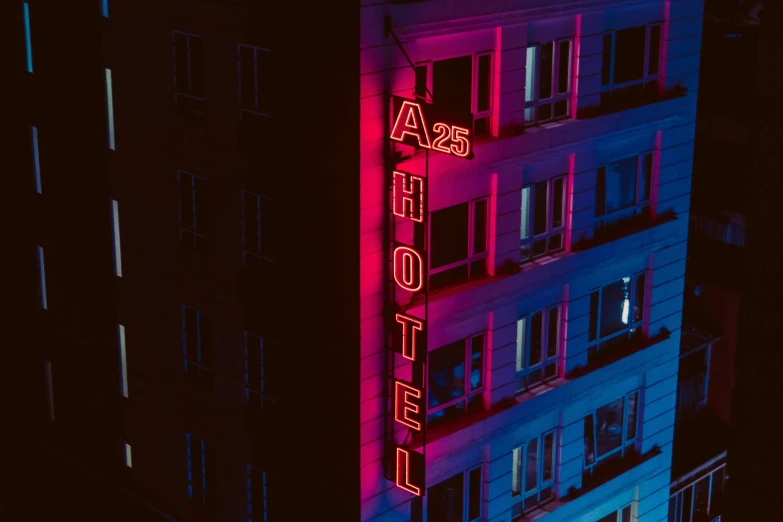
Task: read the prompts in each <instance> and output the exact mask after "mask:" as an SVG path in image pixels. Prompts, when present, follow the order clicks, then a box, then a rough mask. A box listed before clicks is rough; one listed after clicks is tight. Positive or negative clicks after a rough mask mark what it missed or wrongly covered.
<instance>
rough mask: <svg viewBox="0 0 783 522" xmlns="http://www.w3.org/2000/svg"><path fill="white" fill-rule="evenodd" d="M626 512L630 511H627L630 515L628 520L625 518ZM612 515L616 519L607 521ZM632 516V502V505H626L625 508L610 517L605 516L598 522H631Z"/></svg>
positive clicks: (614, 512) (612, 513) (610, 514)
mask: <svg viewBox="0 0 783 522" xmlns="http://www.w3.org/2000/svg"><path fill="white" fill-rule="evenodd" d="M626 510H628V511H627V514H628V517H627V518H625V517H624V516H623V515H624V514H625V513H626ZM612 515H614V519H613V520H611V521H610V520H607V519H608V518H609V517H611V516H612ZM632 516H633V502H631V503H630V504H626V505H624V506H623V507H621V508H620V509H617V510H615V511H612V512H611V513H609V514H608V515H605V516H603V517H601V518H600V519H598V522H604V521H605V522H631V517H632Z"/></svg>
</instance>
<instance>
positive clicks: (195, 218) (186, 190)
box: [177, 171, 209, 255]
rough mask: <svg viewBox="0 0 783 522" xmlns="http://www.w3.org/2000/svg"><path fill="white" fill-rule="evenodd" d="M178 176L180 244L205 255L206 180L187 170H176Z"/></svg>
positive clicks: (206, 224)
mask: <svg viewBox="0 0 783 522" xmlns="http://www.w3.org/2000/svg"><path fill="white" fill-rule="evenodd" d="M177 177H178V178H179V227H180V229H179V230H180V239H181V241H182V245H183V246H184V247H186V248H188V249H190V250H193V251H195V252H197V253H199V254H202V255H205V254H206V253H207V249H208V246H209V240H208V237H207V234H208V231H209V209H208V208H207V180H206V179H204V178H202V177H200V176H196V175H194V174H190V173H187V172H182V171H179V172H177Z"/></svg>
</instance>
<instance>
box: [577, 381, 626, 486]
mask: <svg viewBox="0 0 783 522" xmlns="http://www.w3.org/2000/svg"><path fill="white" fill-rule="evenodd" d="M638 414H639V392H638V391H634V392H631V393H629V394H627V395H625V396H623V397H620V398H619V399H617V400H614V401H612V402H610V403H609V404H605V405H603V406H601V407H600V408H598V409H597V410H595V411H594V412H592V413H590V414H588V415H587V416H586V417H585V421H584V443H585V453H584V462H583V464H584V473H583V477H582V482H583V483H586V484H587V483H589V482H590V480H591V478H592V477H593V475H594V474H595V473H596V471H597V470H600V469H601V468H602V467H603V466H604V465H605V464H608V463H610V462H615V461H617V460H622V459H624V458H626V457H630V456H633V455H635V454H636V434H637V426H638V422H639V415H638Z"/></svg>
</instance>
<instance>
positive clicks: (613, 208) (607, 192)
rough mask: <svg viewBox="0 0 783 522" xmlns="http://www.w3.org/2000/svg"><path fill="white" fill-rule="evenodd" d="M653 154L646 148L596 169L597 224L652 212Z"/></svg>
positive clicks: (602, 224)
mask: <svg viewBox="0 0 783 522" xmlns="http://www.w3.org/2000/svg"><path fill="white" fill-rule="evenodd" d="M652 170H653V155H652V152H647V153H644V154H641V155H639V156H631V157H628V158H623V159H621V160H618V161H614V162H611V163H608V164H606V165H604V166H601V167H599V168H598V169H597V171H596V183H595V185H596V187H595V215H596V217H598V218H603V219H601V220H599V221H598V223H597V227H598V228H601V227H602V226H604V225H606V224H609V223H611V222H614V221H621V220H623V219H625V218H629V217H632V216H635V215H638V214H645V213H648V212H649V208H650V195H651V191H652V175H653V172H652Z"/></svg>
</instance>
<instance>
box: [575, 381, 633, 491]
mask: <svg viewBox="0 0 783 522" xmlns="http://www.w3.org/2000/svg"><path fill="white" fill-rule="evenodd" d="M633 394H636V403H635V405H634V406H635V408H636V418H635V419H634V422H635V423H636V425H635V426H634V436H633V437H632V438H628V414H629V403H630V401H629V400H628V399H629V397H631V396H632V395H633ZM620 399H623V420H622V424H623V434H622V439H621V442H620V445H619V446H618V447H617V448H614V449H612V450H611V451H608V452H607V453H606V454H604V455H601V456H599V455H598V437H597V434H598V431H597V430H598V426H597V424H598V422H597V418H596V415H597V412H598V410H599V409H601V408H603V407H605V406H608V405H610V404H612V403H613V402H615V401H617V400H620ZM641 399H642V390H641V388H636V389H634V390H631V391H629V392H627V393H625V394H624V395H622V396H621V397H617V398H616V399H612V400H610V401H609V402H607V403H604V404H601V405H600V406H598V407H597V408H593V409H592V410H591V411H590V412H589V413H587V414H586V415H585V416H584V418H585V419H587V417H590V416H592V418H593V420H592V424H593V434H592V441H593V448H592V450H593V452H592V455H593V461H592V462H591V463H589V464H588V462H587V456H588V453H587V451H585V453H584V454H583V455H582V475H583V482H584V477H585V476H588V477H592V476H593V475H595V473H596V470H597V469H598V468H600V467H601V463H605V462H610V461H612V460H613V459H612V458H610V457H613V456H615V455H616V454H618V453H619V454H620V460H623V459H625V458H626V457H627V456H629V455H635V454H636V453H637V451H638V449H637V446H638V444H639V431H640V430H639V426H641V421H642V407H641ZM585 423H586V420H585ZM585 429H586V428H585ZM584 445H585V450H587V449H588V448H587V440H586V439H585V440H584Z"/></svg>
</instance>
